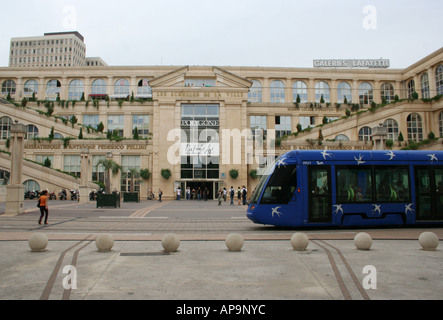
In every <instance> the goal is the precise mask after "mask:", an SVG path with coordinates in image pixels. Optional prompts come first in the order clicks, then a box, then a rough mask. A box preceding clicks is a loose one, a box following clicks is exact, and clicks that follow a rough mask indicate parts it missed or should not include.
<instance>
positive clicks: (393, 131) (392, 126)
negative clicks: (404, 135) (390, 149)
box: [383, 119, 398, 141]
mask: <svg viewBox="0 0 443 320" xmlns="http://www.w3.org/2000/svg"><path fill="white" fill-rule="evenodd" d="M383 127H385V128H386V129H387V132H388V136H387V138H388V140H392V141H397V140H398V123H397V121H395V120H394V119H386V120H385V122H384V123H383Z"/></svg>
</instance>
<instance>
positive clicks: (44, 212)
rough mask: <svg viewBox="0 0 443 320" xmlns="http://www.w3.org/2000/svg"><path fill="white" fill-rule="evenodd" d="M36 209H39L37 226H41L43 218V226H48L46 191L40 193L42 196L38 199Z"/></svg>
mask: <svg viewBox="0 0 443 320" xmlns="http://www.w3.org/2000/svg"><path fill="white" fill-rule="evenodd" d="M38 202H39V204H38V207H39V208H40V219H39V220H38V224H42V219H43V216H45V224H48V215H49V212H48V191H46V190H44V191H42V195H41V196H40V198H39V199H38Z"/></svg>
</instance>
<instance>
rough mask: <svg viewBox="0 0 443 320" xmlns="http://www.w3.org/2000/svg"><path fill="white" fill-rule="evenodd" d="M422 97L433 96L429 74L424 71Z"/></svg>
mask: <svg viewBox="0 0 443 320" xmlns="http://www.w3.org/2000/svg"><path fill="white" fill-rule="evenodd" d="M420 82H421V97H422V98H423V99H429V98H430V97H431V94H430V92H429V76H428V74H427V73H424V74H423V75H422V76H421V78H420Z"/></svg>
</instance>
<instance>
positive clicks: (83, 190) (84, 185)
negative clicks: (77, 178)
mask: <svg viewBox="0 0 443 320" xmlns="http://www.w3.org/2000/svg"><path fill="white" fill-rule="evenodd" d="M81 168H82V172H81V182H80V187H79V192H80V203H87V202H88V201H89V192H88V175H89V150H88V149H82V150H81Z"/></svg>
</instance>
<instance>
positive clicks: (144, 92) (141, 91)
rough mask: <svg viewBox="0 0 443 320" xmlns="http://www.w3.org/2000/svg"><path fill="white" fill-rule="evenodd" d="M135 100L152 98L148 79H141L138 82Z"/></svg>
mask: <svg viewBox="0 0 443 320" xmlns="http://www.w3.org/2000/svg"><path fill="white" fill-rule="evenodd" d="M136 98H141V99H148V98H152V88H151V86H150V85H149V80H148V79H142V80H140V81H139V82H138V85H137V96H136Z"/></svg>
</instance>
